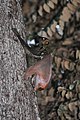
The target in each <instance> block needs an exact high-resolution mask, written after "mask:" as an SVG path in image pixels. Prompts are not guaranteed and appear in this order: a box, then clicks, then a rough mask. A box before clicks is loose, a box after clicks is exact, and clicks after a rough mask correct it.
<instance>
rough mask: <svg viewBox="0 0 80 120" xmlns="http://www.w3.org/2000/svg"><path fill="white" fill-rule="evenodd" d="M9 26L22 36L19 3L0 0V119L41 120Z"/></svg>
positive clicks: (21, 52)
mask: <svg viewBox="0 0 80 120" xmlns="http://www.w3.org/2000/svg"><path fill="white" fill-rule="evenodd" d="M12 27H15V28H17V30H18V31H19V33H20V34H21V35H22V36H23V37H25V27H24V25H23V20H22V12H21V8H20V4H19V0H0V120H40V118H39V114H38V106H37V98H36V96H35V93H34V92H33V88H32V86H31V84H30V81H25V82H24V77H23V76H24V71H25V68H26V67H27V66H26V55H25V52H24V49H23V47H22V46H21V44H20V42H19V41H18V38H17V37H16V36H15V35H14V33H13V31H12ZM15 40H16V41H17V42H16V41H15Z"/></svg>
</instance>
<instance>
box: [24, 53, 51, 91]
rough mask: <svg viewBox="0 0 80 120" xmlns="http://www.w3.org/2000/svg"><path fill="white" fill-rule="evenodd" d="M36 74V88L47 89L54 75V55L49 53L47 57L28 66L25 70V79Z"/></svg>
mask: <svg viewBox="0 0 80 120" xmlns="http://www.w3.org/2000/svg"><path fill="white" fill-rule="evenodd" d="M33 74H34V75H35V90H37V89H39V88H41V89H45V88H46V87H47V85H48V83H49V81H50V78H51V75H52V56H51V55H47V56H45V58H43V59H42V60H40V61H39V62H37V63H36V64H35V65H34V66H31V67H30V68H28V69H27V70H26V72H25V75H24V77H25V79H28V77H31V76H32V75H33Z"/></svg>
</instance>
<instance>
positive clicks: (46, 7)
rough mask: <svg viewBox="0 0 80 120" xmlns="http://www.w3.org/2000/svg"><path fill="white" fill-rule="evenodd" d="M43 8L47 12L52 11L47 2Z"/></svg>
mask: <svg viewBox="0 0 80 120" xmlns="http://www.w3.org/2000/svg"><path fill="white" fill-rule="evenodd" d="M43 8H44V10H45V11H46V12H47V13H50V8H49V6H48V5H47V4H46V3H45V4H44V5H43Z"/></svg>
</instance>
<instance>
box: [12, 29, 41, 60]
mask: <svg viewBox="0 0 80 120" xmlns="http://www.w3.org/2000/svg"><path fill="white" fill-rule="evenodd" d="M12 31H13V32H14V34H15V35H16V36H17V37H18V39H19V41H20V43H21V45H22V46H23V48H24V49H25V51H26V54H28V55H30V56H33V57H35V58H41V56H38V55H35V54H33V53H32V52H31V51H30V48H29V46H28V44H27V43H26V42H25V40H24V39H23V38H22V37H21V36H20V34H19V32H18V31H17V29H16V28H12Z"/></svg>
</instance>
